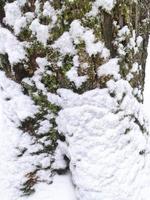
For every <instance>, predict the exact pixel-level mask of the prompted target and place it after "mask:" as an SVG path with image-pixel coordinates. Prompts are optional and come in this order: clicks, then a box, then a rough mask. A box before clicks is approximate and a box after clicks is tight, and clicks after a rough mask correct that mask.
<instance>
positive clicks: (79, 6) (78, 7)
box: [63, 0, 92, 24]
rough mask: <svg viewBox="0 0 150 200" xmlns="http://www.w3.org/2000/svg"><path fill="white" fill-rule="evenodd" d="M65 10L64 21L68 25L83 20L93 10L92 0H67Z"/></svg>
mask: <svg viewBox="0 0 150 200" xmlns="http://www.w3.org/2000/svg"><path fill="white" fill-rule="evenodd" d="M64 5H65V9H64V12H63V17H64V20H65V21H66V22H67V23H69V24H70V23H71V22H72V21H73V20H75V19H82V18H83V17H85V14H86V13H88V12H89V11H90V10H91V8H92V3H91V1H90V0H82V1H81V0H74V1H68V0H65V3H64Z"/></svg>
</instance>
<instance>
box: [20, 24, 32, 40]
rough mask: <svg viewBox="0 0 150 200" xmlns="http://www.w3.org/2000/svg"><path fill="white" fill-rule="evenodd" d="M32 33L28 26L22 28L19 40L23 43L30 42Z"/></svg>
mask: <svg viewBox="0 0 150 200" xmlns="http://www.w3.org/2000/svg"><path fill="white" fill-rule="evenodd" d="M31 35H32V31H31V30H30V29H29V27H28V26H26V27H24V28H22V30H21V32H20V33H19V35H18V38H19V40H21V41H30V40H31Z"/></svg>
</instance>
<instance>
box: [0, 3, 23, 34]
mask: <svg viewBox="0 0 150 200" xmlns="http://www.w3.org/2000/svg"><path fill="white" fill-rule="evenodd" d="M24 3H25V2H24ZM24 3H22V4H21V2H19V1H14V2H12V3H6V5H5V7H4V10H5V18H4V19H3V20H4V22H5V23H6V24H7V25H10V26H12V27H13V29H14V32H15V34H16V35H18V34H19V33H20V31H21V28H23V27H25V26H26V24H27V21H26V17H24V16H22V13H21V6H22V5H24Z"/></svg>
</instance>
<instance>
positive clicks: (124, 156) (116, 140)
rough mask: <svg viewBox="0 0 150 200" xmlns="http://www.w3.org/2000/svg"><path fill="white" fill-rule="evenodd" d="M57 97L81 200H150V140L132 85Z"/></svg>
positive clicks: (112, 84)
mask: <svg viewBox="0 0 150 200" xmlns="http://www.w3.org/2000/svg"><path fill="white" fill-rule="evenodd" d="M114 91H117V92H116V94H119V95H116V94H115V93H114ZM58 93H59V95H60V96H61V98H62V107H63V109H62V110H61V111H60V112H59V116H58V118H57V124H58V130H59V132H60V133H63V134H64V135H65V137H66V144H67V145H68V153H67V156H68V157H69V159H70V170H71V173H72V177H73V182H74V184H75V186H76V194H77V199H79V200H100V199H104V200H112V199H113V200H127V199H128V200H133V199H138V200H142V199H144V200H148V199H149V195H150V190H149V182H150V176H148V173H149V172H148V169H149V167H150V162H149V161H148V160H147V159H148V158H149V156H148V151H149V150H148V147H147V144H148V137H147V135H146V134H142V132H141V128H142V127H144V123H145V122H144V116H143V115H142V105H141V104H139V103H138V102H137V100H136V99H135V98H134V97H133V95H132V88H131V86H130V85H129V83H127V82H126V81H123V80H120V81H117V82H114V81H110V82H109V83H108V88H107V89H95V90H92V91H88V92H86V93H84V94H82V95H78V94H75V93H73V92H72V91H70V90H66V89H61V90H59V91H58ZM112 95H113V97H112ZM114 96H115V97H114ZM139 124H140V125H139Z"/></svg>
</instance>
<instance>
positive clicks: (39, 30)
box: [30, 19, 49, 45]
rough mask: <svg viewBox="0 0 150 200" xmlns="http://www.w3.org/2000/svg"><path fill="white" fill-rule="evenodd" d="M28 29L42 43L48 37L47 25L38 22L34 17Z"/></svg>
mask: <svg viewBox="0 0 150 200" xmlns="http://www.w3.org/2000/svg"><path fill="white" fill-rule="evenodd" d="M30 29H31V30H32V33H33V35H36V37H37V40H38V41H39V42H41V43H43V44H44V45H46V44H47V40H48V37H49V29H48V26H47V25H43V24H40V23H39V20H38V19H35V20H33V21H32V23H31V25H30Z"/></svg>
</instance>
